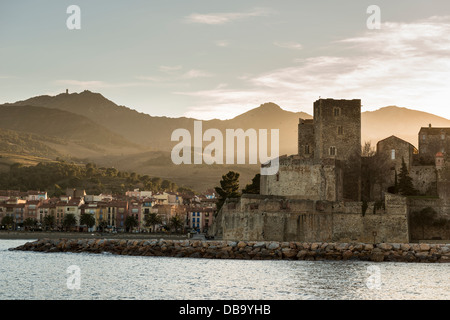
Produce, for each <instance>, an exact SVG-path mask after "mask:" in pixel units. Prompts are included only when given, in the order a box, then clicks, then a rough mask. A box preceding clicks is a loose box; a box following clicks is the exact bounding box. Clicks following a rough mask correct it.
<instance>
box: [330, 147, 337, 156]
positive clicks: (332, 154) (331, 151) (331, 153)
mask: <svg viewBox="0 0 450 320" xmlns="http://www.w3.org/2000/svg"><path fill="white" fill-rule="evenodd" d="M335 155H336V147H330V156H335Z"/></svg>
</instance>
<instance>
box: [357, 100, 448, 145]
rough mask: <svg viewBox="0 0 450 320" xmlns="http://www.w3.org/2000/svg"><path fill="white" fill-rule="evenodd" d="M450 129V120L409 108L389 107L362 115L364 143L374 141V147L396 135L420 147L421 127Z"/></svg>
mask: <svg viewBox="0 0 450 320" xmlns="http://www.w3.org/2000/svg"><path fill="white" fill-rule="evenodd" d="M429 124H431V125H432V126H434V127H450V120H448V119H445V118H442V117H438V116H436V115H434V114H431V113H427V112H423V111H416V110H411V109H407V108H400V107H396V106H389V107H384V108H381V109H378V110H376V111H366V112H363V113H362V114H361V127H362V129H361V131H362V133H361V134H362V141H363V142H364V141H372V145H373V146H374V145H376V143H377V142H378V141H380V140H382V139H384V138H387V137H389V136H391V135H395V136H397V137H399V138H401V139H403V140H406V141H408V142H409V143H411V144H413V145H414V146H416V147H418V134H419V130H420V128H421V127H428V125H429Z"/></svg>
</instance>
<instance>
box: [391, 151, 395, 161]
mask: <svg viewBox="0 0 450 320" xmlns="http://www.w3.org/2000/svg"><path fill="white" fill-rule="evenodd" d="M391 159H392V160H395V149H392V150H391Z"/></svg>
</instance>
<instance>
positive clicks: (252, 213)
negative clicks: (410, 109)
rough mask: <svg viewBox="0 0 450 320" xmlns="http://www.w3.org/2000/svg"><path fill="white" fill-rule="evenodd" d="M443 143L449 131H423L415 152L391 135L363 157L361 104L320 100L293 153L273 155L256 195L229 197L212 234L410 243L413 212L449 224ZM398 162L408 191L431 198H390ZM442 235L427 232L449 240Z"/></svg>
mask: <svg viewBox="0 0 450 320" xmlns="http://www.w3.org/2000/svg"><path fill="white" fill-rule="evenodd" d="M436 132H437V134H436ZM447 133H449V134H447ZM436 135H437V136H438V138H436V137H435V136H436ZM447 137H449V138H450V130H448V131H447V129H445V128H439V129H437V130H434V129H433V130H432V128H431V125H430V127H429V128H422V129H421V130H420V132H419V146H420V149H421V152H419V150H417V149H416V148H415V147H414V146H413V145H411V144H410V143H408V142H406V141H404V140H402V139H399V138H397V137H395V136H391V137H389V138H386V139H384V140H381V141H380V142H378V144H377V150H376V154H375V155H373V156H370V157H364V156H362V152H361V100H357V99H354V100H335V99H319V100H317V101H316V102H314V118H313V119H312V120H310V119H299V124H298V153H297V154H295V155H290V156H287V155H284V156H281V157H279V159H278V161H279V170H278V173H277V174H275V175H261V182H260V195H245V194H244V195H242V197H241V198H239V199H228V200H227V202H226V203H225V205H224V206H223V207H222V209H221V211H220V212H219V213H218V216H217V218H216V220H215V221H216V222H215V225H214V227H213V228H212V230H211V233H212V234H213V235H214V236H216V237H221V238H223V239H226V240H237V239H240V240H254V241H262V240H274V241H317V242H319V241H325V242H327V241H328V242H330V241H335V242H353V241H360V242H372V241H373V242H399V243H404V242H410V241H411V240H412V239H413V238H414V239H415V238H418V237H420V236H418V231H417V226H414V225H412V224H411V221H410V220H411V219H410V218H411V217H410V216H411V213H412V212H413V211H414V212H415V211H420V210H422V209H424V208H427V207H432V208H433V209H434V210H436V211H437V214H438V215H439V217H440V219H444V220H446V221H450V219H449V218H450V187H449V186H450V184H449V182H448V180H446V178H445V177H444V175H445V174H444V173H445V168H446V166H445V156H444V154H446V152H447V150H449V151H450V149H449V148H448V147H449V146H450V145H449V144H448V141H450V139H448V140H446V139H447ZM436 140H438V143H437V142H436ZM426 142H428V143H429V144H428V145H426V146H425V145H424V144H425V143H426ZM403 161H404V162H406V164H407V168H408V170H409V172H410V174H411V176H412V178H413V183H414V186H415V188H416V189H417V190H419V191H420V193H421V194H427V195H432V197H430V198H426V197H425V198H419V199H413V198H407V197H404V196H401V195H398V194H393V193H390V192H389V191H390V190H389V189H390V188H392V187H393V185H394V183H395V180H396V175H397V174H398V172H399V171H400V167H401V165H402V162H403ZM373 163H376V165H377V166H378V167H379V168H377V169H379V170H381V169H382V176H381V178H380V179H371V178H370V175H369V174H368V172H369V171H370V166H371V165H372V166H373ZM270 165H271V164H270V163H266V164H264V165H262V167H264V166H270ZM449 225H450V224H449V223H447V226H449ZM422 229H423V228H422ZM448 229H450V228H448V227H447V228H446V229H445V228H444V229H443V230H441V229H438V230H437V231H436V230H431V229H430V230H427V232H428V233H427V234H428V237H429V238H431V237H433V236H436V238H440V239H450V230H448ZM423 234H425V232H423Z"/></svg>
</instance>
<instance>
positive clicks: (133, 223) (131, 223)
mask: <svg viewBox="0 0 450 320" xmlns="http://www.w3.org/2000/svg"><path fill="white" fill-rule="evenodd" d="M137 226H138V221H137V219H136V218H135V217H134V216H132V215H130V216H128V217H127V218H126V219H125V227H126V229H127V232H129V230H133V228H135V227H137Z"/></svg>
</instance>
